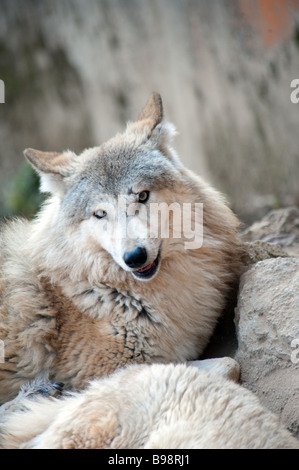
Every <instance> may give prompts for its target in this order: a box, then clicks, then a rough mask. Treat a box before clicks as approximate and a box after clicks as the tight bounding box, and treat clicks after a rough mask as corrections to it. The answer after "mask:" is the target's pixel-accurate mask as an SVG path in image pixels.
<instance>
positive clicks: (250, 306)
mask: <svg viewBox="0 0 299 470" xmlns="http://www.w3.org/2000/svg"><path fill="white" fill-rule="evenodd" d="M298 286H299V259H297V258H290V257H289V258H276V259H266V260H264V261H260V262H258V263H256V264H255V265H253V266H252V267H251V268H250V269H248V271H246V272H245V273H244V274H243V275H242V278H241V283H240V288H239V296H238V304H237V308H236V311H235V324H236V332H237V339H238V349H237V353H236V355H235V359H236V360H237V362H238V363H239V365H240V368H241V383H242V384H243V385H244V386H245V387H246V388H248V389H250V390H252V391H253V392H254V393H256V394H257V395H258V397H259V399H260V401H261V402H262V404H263V405H264V406H266V407H267V408H269V409H270V410H271V411H273V412H276V413H277V414H279V416H280V418H281V421H282V422H283V423H284V424H285V425H286V427H287V428H288V429H290V430H291V431H292V432H293V433H294V435H296V436H299V289H298Z"/></svg>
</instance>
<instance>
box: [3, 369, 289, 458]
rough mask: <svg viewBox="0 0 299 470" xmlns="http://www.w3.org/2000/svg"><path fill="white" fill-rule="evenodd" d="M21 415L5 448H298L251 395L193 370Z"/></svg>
mask: <svg viewBox="0 0 299 470" xmlns="http://www.w3.org/2000/svg"><path fill="white" fill-rule="evenodd" d="M22 408H23V410H22V411H21V412H17V411H15V412H12V413H11V414H8V415H7V417H6V422H5V423H4V424H3V425H2V426H0V428H1V431H0V443H1V446H2V448H35V449H38V448H40V449H53V448H54V449H60V448H62V449H74V448H75V449H80V448H98V449H107V448H108V449H138V448H147V449H215V448H220V449H277V448H282V449H290V448H298V441H296V440H295V439H294V438H293V437H292V436H291V434H290V433H289V432H288V431H286V430H285V429H283V428H282V426H281V425H280V423H279V421H278V418H277V417H276V416H275V415H274V414H272V413H270V412H269V411H267V410H265V409H263V408H262V407H261V405H260V404H259V401H258V400H257V398H256V397H255V396H254V395H253V394H252V393H251V392H249V391H248V390H245V389H243V388H242V387H241V386H239V385H236V384H235V383H233V382H232V381H229V380H227V379H225V378H223V377H221V376H220V375H219V374H214V373H212V372H206V371H202V370H200V371H198V369H197V368H196V367H193V366H192V367H186V366H184V365H176V366H174V365H159V364H155V365H151V366H146V365H143V366H130V367H128V368H126V369H124V370H122V371H118V372H116V373H115V374H113V375H112V376H110V377H109V378H107V379H102V380H98V381H94V382H92V383H91V385H90V386H89V387H88V389H87V390H86V391H85V392H83V393H80V394H73V395H71V396H70V397H67V398H64V399H49V398H36V399H35V400H29V399H27V400H24V401H23V402H22ZM25 409H27V412H25V411H24V410H25Z"/></svg>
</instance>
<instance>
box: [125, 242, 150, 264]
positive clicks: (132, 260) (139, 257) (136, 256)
mask: <svg viewBox="0 0 299 470" xmlns="http://www.w3.org/2000/svg"><path fill="white" fill-rule="evenodd" d="M146 260H147V252H146V249H145V248H142V247H141V246H137V247H136V248H134V250H132V251H126V252H125V254H124V262H125V263H126V265H127V266H129V268H141V266H143V265H144V263H145V262H146Z"/></svg>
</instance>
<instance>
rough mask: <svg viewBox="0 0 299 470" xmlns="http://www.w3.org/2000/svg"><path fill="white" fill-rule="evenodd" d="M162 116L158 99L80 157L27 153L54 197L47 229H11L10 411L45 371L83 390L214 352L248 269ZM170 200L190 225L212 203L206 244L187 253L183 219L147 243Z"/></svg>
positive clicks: (1, 376) (224, 216)
mask: <svg viewBox="0 0 299 470" xmlns="http://www.w3.org/2000/svg"><path fill="white" fill-rule="evenodd" d="M162 116H163V110H162V102H161V98H160V96H159V95H158V94H153V95H152V97H151V98H150V99H149V101H148V103H147V104H146V106H145V108H144V109H143V110H142V112H141V113H140V115H139V117H138V119H137V120H136V121H135V122H133V123H129V124H128V126H127V129H126V131H125V132H124V133H122V134H118V135H117V136H116V137H114V138H113V139H111V140H109V141H108V142H106V143H105V144H103V145H101V146H100V147H95V148H92V149H87V150H85V151H84V152H83V153H82V154H81V155H80V156H77V155H75V154H74V153H72V152H70V151H67V152H64V153H61V154H59V153H55V152H40V151H37V150H32V149H28V150H27V151H25V155H26V157H27V159H28V160H29V162H30V163H31V164H32V165H33V167H34V168H35V169H36V170H37V171H38V173H39V174H40V176H41V189H42V191H45V192H49V193H51V197H50V198H49V200H48V202H47V203H46V204H45V206H44V207H43V209H42V210H41V212H40V213H39V215H38V216H37V218H36V219H35V220H33V221H32V222H28V221H24V220H17V221H13V222H9V223H7V224H6V225H5V226H4V227H3V229H2V232H1V239H0V263H1V265H0V266H1V278H0V295H1V303H0V339H1V340H2V341H3V342H4V351H5V362H4V363H3V364H0V391H1V392H0V403H1V402H4V401H6V400H9V399H11V398H13V397H14V396H15V395H16V394H17V392H18V390H19V388H20V386H21V385H22V384H23V383H24V382H27V381H28V380H31V379H34V378H35V377H36V376H38V375H39V374H41V373H44V374H45V375H48V376H49V378H50V380H52V381H61V382H64V384H65V388H66V389H72V388H75V389H81V388H84V387H85V386H86V384H87V383H88V381H89V380H90V379H93V378H96V377H100V376H103V375H107V374H110V373H111V372H113V371H114V370H115V369H117V368H119V367H122V366H124V365H126V364H128V363H144V362H145V363H152V362H164V363H165V362H171V361H173V362H181V361H186V360H192V359H197V358H198V356H199V355H200V353H201V352H202V351H203V349H204V347H205V346H206V344H207V342H208V340H209V338H210V336H211V334H212V332H213V329H214V327H215V324H216V322H217V319H218V318H219V316H220V314H221V311H222V309H223V306H224V303H225V300H226V298H227V297H228V296H229V295H230V292H231V287H232V285H233V283H234V282H235V281H236V279H237V276H238V274H239V272H240V255H239V242H238V236H237V227H238V221H237V219H236V217H235V216H234V215H233V213H232V212H231V210H230V209H229V208H228V207H227V205H226V203H225V202H224V200H223V198H222V196H221V195H219V194H218V193H217V192H216V191H215V190H214V189H212V188H211V187H210V186H208V185H207V184H206V183H205V182H204V181H202V180H201V179H200V178H199V177H197V176H195V175H194V174H193V173H192V172H190V171H188V170H187V169H186V168H185V167H184V166H183V165H182V163H181V162H180V160H179V159H178V157H177V155H176V153H175V152H174V151H173V150H172V148H171V144H170V143H171V138H172V135H173V127H172V126H171V125H169V124H163V123H162ZM120 197H121V198H122V202H125V205H124V206H121V207H122V208H121V210H120V209H119V204H118V203H119V198H120ZM161 203H164V204H166V205H167V207H170V206H171V204H176V205H177V206H178V207H180V208H182V207H185V206H184V205H187V206H188V205H189V206H188V207H191V211H190V221H189V222H190V224H194V223H195V222H196V221H197V215H198V214H197V210H198V207H201V205H202V207H203V223H202V224H201V225H200V226H199V225H198V224H197V227H198V228H199V231H200V230H201V229H202V228H203V243H202V245H201V246H195V247H194V246H193V247H192V248H191V249H186V247H187V248H188V243H189V242H190V239H189V238H188V237H189V235H188V233H187V234H186V233H185V232H184V231H183V232H182V233H181V234H180V235H179V236H178V235H177V233H176V234H175V233H174V230H175V229H178V228H179V227H181V224H180V222H179V223H177V222H175V221H174V215H173V216H171V215H170V226H171V225H172V226H171V227H170V228H172V229H173V230H172V231H171V230H170V233H169V236H167V237H166V236H165V237H162V236H161V235H159V234H160V232H161V228H163V226H164V224H165V223H167V221H168V216H167V220H163V216H162V221H161V220H160V219H159V222H158V229H159V230H158V232H157V233H158V235H156V236H148V235H147V234H146V233H147V232H146V230H147V229H148V226H147V221H146V220H145V219H146V218H145V215H146V214H148V211H149V209H150V206H153V205H154V204H156V205H159V204H161ZM129 206H130V208H131V210H132V206H133V209H134V210H133V211H132V212H129V210H128V207H129ZM124 221H125V222H124ZM128 222H130V229H131V231H130V236H124V235H123V225H124V223H125V224H128ZM175 223H177V225H179V227H176V226H175ZM155 228H157V227H154V229H155Z"/></svg>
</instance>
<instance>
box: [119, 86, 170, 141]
mask: <svg viewBox="0 0 299 470" xmlns="http://www.w3.org/2000/svg"><path fill="white" fill-rule="evenodd" d="M162 119H163V105H162V99H161V96H160V95H159V93H152V95H151V96H150V98H149V100H148V101H147V103H146V105H145V107H144V108H143V110H142V111H141V113H140V114H139V116H138V118H137V120H136V121H134V122H129V123H128V125H127V130H126V132H127V133H134V134H136V136H140V135H142V136H144V138H145V139H146V138H149V137H150V135H151V132H152V131H153V130H154V129H155V127H156V126H157V125H158V124H160V122H161V121H162Z"/></svg>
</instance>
